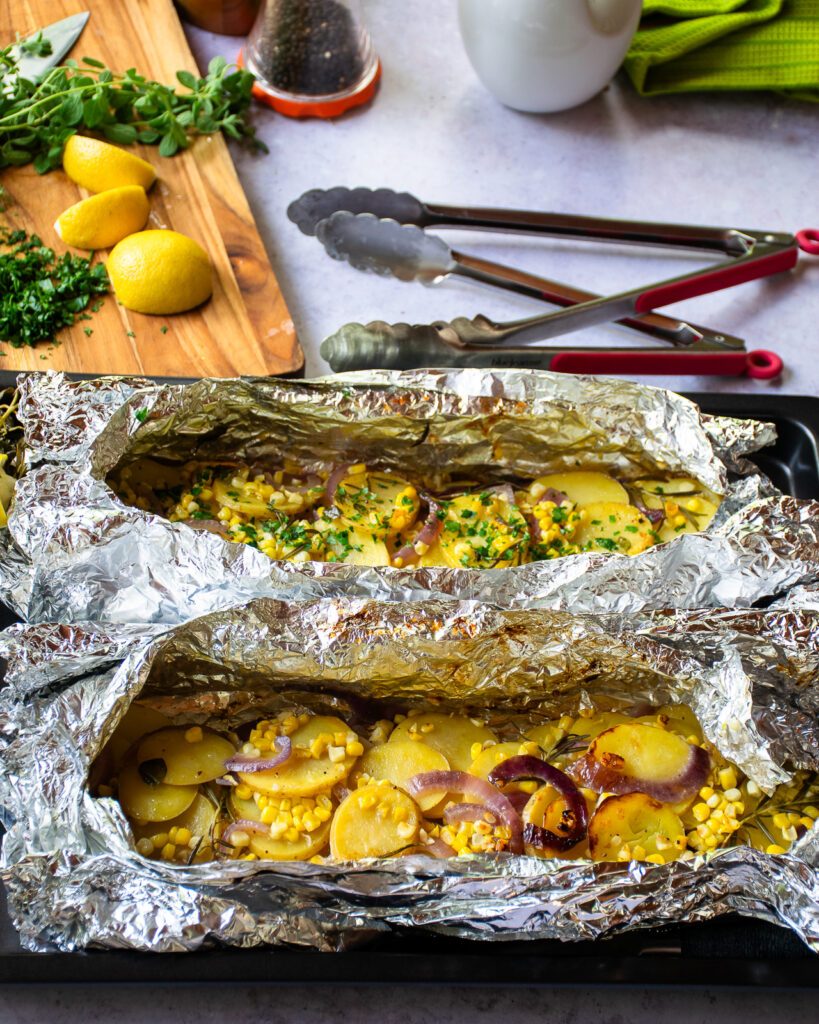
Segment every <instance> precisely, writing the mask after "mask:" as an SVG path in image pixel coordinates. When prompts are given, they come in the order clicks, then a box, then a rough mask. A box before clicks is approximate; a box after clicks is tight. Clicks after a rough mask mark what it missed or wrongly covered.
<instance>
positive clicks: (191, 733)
mask: <svg viewBox="0 0 819 1024" xmlns="http://www.w3.org/2000/svg"><path fill="white" fill-rule="evenodd" d="M185 739H186V740H187V741H188V743H201V742H202V727H201V726H199V725H192V726H191V727H190V729H186V730H185Z"/></svg>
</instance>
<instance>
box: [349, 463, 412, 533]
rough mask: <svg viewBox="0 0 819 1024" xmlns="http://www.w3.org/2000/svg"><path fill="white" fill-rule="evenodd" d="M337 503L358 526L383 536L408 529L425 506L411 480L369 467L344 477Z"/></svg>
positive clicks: (354, 525)
mask: <svg viewBox="0 0 819 1024" xmlns="http://www.w3.org/2000/svg"><path fill="white" fill-rule="evenodd" d="M333 504H334V505H335V506H336V508H337V509H338V510H339V512H341V514H342V516H343V517H344V519H345V520H346V521H347V522H348V523H349V524H350V525H351V526H352V527H353V528H354V529H356V530H358V531H359V532H360V533H362V534H366V535H372V536H374V537H375V538H377V539H381V540H383V539H385V538H386V537H395V536H396V535H397V534H399V533H401V532H403V531H404V530H408V529H409V528H410V527H411V526H412V525H413V523H414V522H415V520H416V519H417V518H418V512H419V511H420V508H421V503H420V501H419V499H418V492H417V491H416V489H415V488H414V487H413V486H412V484H411V483H410V482H409V481H408V480H404V479H402V478H401V477H399V476H395V475H393V474H392V473H380V472H370V471H369V470H367V469H366V468H364V469H361V470H359V471H358V472H356V473H351V474H350V475H349V476H347V477H345V478H344V479H343V480H342V481H341V483H340V484H339V485H338V487H337V488H336V493H335V497H334V499H333Z"/></svg>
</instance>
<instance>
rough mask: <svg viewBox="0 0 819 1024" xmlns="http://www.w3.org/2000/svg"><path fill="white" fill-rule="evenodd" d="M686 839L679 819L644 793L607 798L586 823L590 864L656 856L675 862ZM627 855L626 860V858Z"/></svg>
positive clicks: (663, 805) (671, 811) (665, 806)
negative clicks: (587, 824) (593, 861)
mask: <svg viewBox="0 0 819 1024" xmlns="http://www.w3.org/2000/svg"><path fill="white" fill-rule="evenodd" d="M684 835H685V829H684V828H683V823H682V821H680V818H679V816H678V815H676V814H675V813H674V811H673V810H672V809H671V808H670V807H668V806H667V805H665V804H661V803H660V802H659V801H657V800H652V798H651V797H650V796H646V795H645V793H626V794H625V795H623V796H610V797H608V798H607V799H606V800H604V801H603V803H602V804H600V806H599V807H598V808H597V810H596V811H595V812H594V814H593V815H592V818H591V821H590V822H589V850H590V852H591V855H592V859H593V860H613V861H617V860H625V859H631V858H633V857H636V858H637V859H639V860H642V859H644V858H645V856H646V855H649V854H656V853H659V854H660V855H661V856H662V857H663V860H664V861H666V862H668V861H672V860H676V859H677V858H678V857H679V856H680V854H681V853H682V851H683V849H684V846H683V845H682V844H680V845H677V843H678V841H680V840H681V839H682V837H683V836H684ZM626 854H628V858H627V857H626Z"/></svg>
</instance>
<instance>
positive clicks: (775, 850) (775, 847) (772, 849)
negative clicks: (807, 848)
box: [765, 843, 788, 855]
mask: <svg viewBox="0 0 819 1024" xmlns="http://www.w3.org/2000/svg"><path fill="white" fill-rule="evenodd" d="M787 852H788V851H787V850H786V849H785V848H784V847H783V846H779V844H778V843H771V845H770V846H766V847H765V853H770V854H774V855H775V854H779V853H787Z"/></svg>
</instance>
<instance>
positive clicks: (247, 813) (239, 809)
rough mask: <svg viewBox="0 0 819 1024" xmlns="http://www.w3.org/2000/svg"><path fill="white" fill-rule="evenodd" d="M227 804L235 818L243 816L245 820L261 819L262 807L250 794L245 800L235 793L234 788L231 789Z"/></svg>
mask: <svg viewBox="0 0 819 1024" xmlns="http://www.w3.org/2000/svg"><path fill="white" fill-rule="evenodd" d="M228 806H229V807H230V812H231V814H232V815H233V816H234V817H235V818H245V819H246V820H247V821H261V820H262V809H261V807H259V805H258V804H257V803H256V800H255V799H254V797H252V796H251V797H250V798H249V799H247V800H245V799H243V798H242V797H240V796H239V795H238V794H237V792H236V790H235V789H231V791H230V796H229V797H228Z"/></svg>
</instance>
